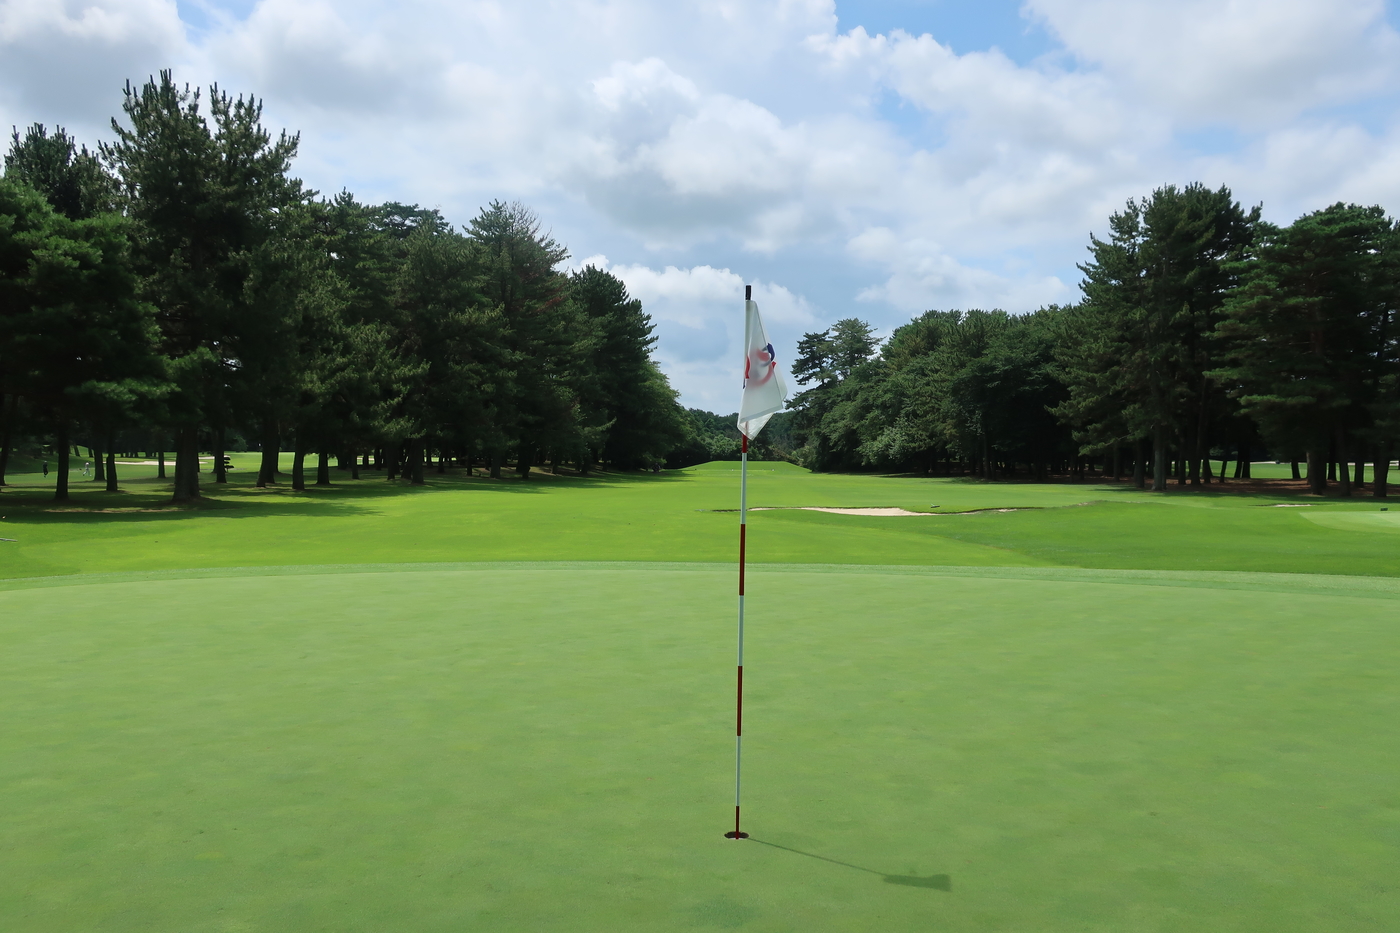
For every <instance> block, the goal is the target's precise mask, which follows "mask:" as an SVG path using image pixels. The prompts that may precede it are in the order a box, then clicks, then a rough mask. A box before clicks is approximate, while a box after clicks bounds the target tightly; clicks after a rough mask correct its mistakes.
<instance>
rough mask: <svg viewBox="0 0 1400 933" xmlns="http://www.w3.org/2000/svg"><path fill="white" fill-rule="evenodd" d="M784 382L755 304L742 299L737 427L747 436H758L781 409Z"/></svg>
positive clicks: (783, 400)
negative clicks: (741, 371)
mask: <svg viewBox="0 0 1400 933" xmlns="http://www.w3.org/2000/svg"><path fill="white" fill-rule="evenodd" d="M787 397H788V392H787V386H786V385H784V384H783V377H782V375H781V374H779V372H778V361H777V360H776V359H774V353H773V344H772V343H771V342H769V340H768V335H767V334H766V333H764V331H763V319H762V318H760V317H759V316H758V305H757V304H755V303H754V302H752V301H745V302H744V399H743V401H741V402H740V403H739V430H740V431H742V432H743V434H744V436H745V437H747V438H748V439H749V440H753V439H754V438H755V437H757V436H758V432H759V431H762V430H763V426H764V425H765V424H767V423H768V419H769V418H771V417H773V415H774V414H776V413H777V412H780V411H782V410H783V404H784V403H785V402H787Z"/></svg>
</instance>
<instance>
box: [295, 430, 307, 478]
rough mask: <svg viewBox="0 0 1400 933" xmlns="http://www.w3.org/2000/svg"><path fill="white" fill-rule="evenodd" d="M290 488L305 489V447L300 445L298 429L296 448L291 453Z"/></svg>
mask: <svg viewBox="0 0 1400 933" xmlns="http://www.w3.org/2000/svg"><path fill="white" fill-rule="evenodd" d="M292 488H293V489H295V490H297V491H298V492H304V491H305V490H306V449H305V448H304V447H302V446H301V432H300V431H297V443H296V449H295V451H294V452H293V453H292Z"/></svg>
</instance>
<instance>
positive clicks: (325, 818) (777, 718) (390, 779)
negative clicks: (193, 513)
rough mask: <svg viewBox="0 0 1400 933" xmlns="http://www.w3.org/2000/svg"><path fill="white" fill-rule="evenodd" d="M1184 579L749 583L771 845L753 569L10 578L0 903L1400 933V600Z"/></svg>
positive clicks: (268, 919)
mask: <svg viewBox="0 0 1400 933" xmlns="http://www.w3.org/2000/svg"><path fill="white" fill-rule="evenodd" d="M1177 577H1178V579H1171V578H1168V577H1164V576H1162V575H1157V576H1153V575H1150V574H1147V575H1143V574H1139V575H1132V574H1122V573H1120V574H1117V575H1115V574H1113V573H1110V572H1099V573H1098V574H1097V575H1096V574H1093V573H1087V574H1086V573H1083V572H1078V573H1076V572H1073V571H1059V570H1055V571H1035V570H1024V571H1015V570H1010V571H1007V570H982V571H970V570H968V571H948V572H939V571H919V570H908V571H904V572H895V571H879V570H876V569H873V568H869V569H867V570H865V571H860V572H856V571H850V570H839V569H835V568H821V569H819V570H818V569H811V570H804V569H802V568H798V567H791V568H787V569H786V570H782V571H779V570H776V569H773V568H770V569H767V570H762V569H760V570H758V571H756V572H755V574H754V577H753V580H752V590H753V593H754V596H753V598H752V600H751V610H752V614H751V621H752V625H751V629H750V639H749V657H748V658H747V661H748V665H747V669H748V673H749V678H748V686H749V691H748V704H747V717H746V718H747V722H748V726H749V728H748V729H747V730H746V732H747V746H746V751H747V771H746V777H747V781H746V786H747V802H748V807H747V813H748V828H749V830H750V831H751V832H752V833H753V835H754V838H755V839H756V840H758V841H756V842H747V843H733V842H728V841H726V840H724V839H723V838H721V835H720V834H721V833H722V832H723V831H724V830H725V829H726V828H727V823H728V820H729V818H730V810H729V808H728V795H729V791H730V786H729V783H728V781H729V777H730V774H731V771H730V768H731V758H730V756H731V754H732V744H731V743H732V739H731V738H730V730H731V716H732V709H731V706H730V693H731V690H732V682H731V677H732V673H731V665H732V660H733V659H732V654H731V652H732V645H731V637H732V631H731V629H732V620H731V619H730V618H729V615H730V613H729V612H728V610H729V608H730V605H729V604H730V602H731V598H730V591H731V590H732V587H733V579H732V574H730V573H729V572H727V571H722V570H718V569H709V568H706V567H705V566H703V565H691V566H684V565H680V566H677V565H647V564H634V565H631V566H627V565H610V564H593V565H587V564H582V565H581V564H555V565H528V564H526V565H520V564H500V565H495V566H490V567H483V566H481V565H476V566H475V567H474V568H472V569H456V570H437V571H422V572H366V573H317V572H315V571H314V570H308V572H304V573H283V574H276V575H262V576H248V575H241V576H223V577H212V578H200V577H198V576H185V577H183V578H181V577H176V578H173V579H163V580H151V579H146V580H141V579H136V580H132V581H128V582H117V581H109V582H106V583H104V584H101V585H70V586H38V587H30V588H22V585H16V584H11V585H10V587H11V588H9V589H6V590H4V591H0V617H3V618H4V619H5V622H4V638H5V650H4V651H3V653H0V659H2V660H0V703H3V708H4V709H5V710H6V711H7V712H6V723H7V725H6V728H5V730H3V732H0V786H3V788H4V799H5V800H6V806H5V807H4V808H3V810H0V835H3V838H4V839H5V840H6V845H5V847H4V849H3V851H2V852H0V877H4V878H5V879H6V882H5V884H4V885H0V918H3V919H4V927H5V929H7V930H15V931H19V930H24V931H31V930H33V931H39V930H77V929H83V930H112V931H125V930H131V931H151V930H172V931H174V930H181V931H184V930H204V929H210V930H224V929H227V930H239V929H257V930H317V929H328V930H329V929H334V930H366V931H371V930H375V931H377V930H384V929H403V930H422V931H430V930H463V929H471V930H522V931H545V930H630V929H637V930H665V929H687V928H692V927H698V928H708V927H720V928H743V929H752V930H765V931H770V930H771V931H779V930H818V929H839V930H928V929H936V930H948V931H963V930H967V931H974V930H975V931H982V930H1041V931H1061V930H1063V931H1070V930H1076V931H1077V930H1085V929H1103V930H1128V929H1139V930H1160V931H1177V930H1179V931H1199V930H1241V931H1243V930H1250V931H1253V930H1257V931H1277V930H1283V929H1307V930H1353V929H1357V930H1360V929H1386V928H1390V927H1393V926H1395V925H1396V924H1397V923H1400V901H1398V900H1397V898H1396V895H1395V894H1394V888H1393V885H1392V884H1391V881H1390V875H1391V874H1392V869H1393V865H1394V864H1395V856H1396V854H1397V853H1396V848H1397V845H1398V844H1400V795H1397V793H1396V791H1395V785H1394V780H1393V778H1394V775H1395V773H1396V770H1397V767H1400V747H1397V745H1396V743H1394V742H1392V741H1389V740H1388V739H1387V738H1386V736H1387V735H1388V733H1389V731H1390V726H1391V724H1392V723H1393V722H1394V720H1395V717H1396V715H1397V713H1400V687H1397V684H1396V679H1395V677H1394V675H1393V671H1394V669H1395V667H1396V663H1397V661H1400V627H1397V625H1396V623H1395V621H1394V619H1395V617H1396V611H1397V609H1400V587H1397V586H1395V585H1394V584H1391V583H1389V582H1388V581H1376V582H1375V583H1370V582H1369V581H1366V580H1361V581H1354V582H1353V583H1352V584H1351V585H1350V586H1348V587H1347V588H1345V589H1336V588H1335V582H1334V581H1333V580H1329V579H1328V578H1321V579H1318V578H1309V577H1297V578H1294V579H1292V580H1289V581H1284V582H1280V581H1278V580H1276V579H1273V578H1257V577H1251V576H1249V575H1239V576H1235V577H1231V578H1228V579H1226V580H1219V579H1218V578H1215V577H1212V576H1211V575H1201V574H1197V575H1194V576H1193V575H1190V574H1179V575H1177ZM1216 583H1223V584H1224V586H1225V588H1222V587H1221V586H1217V585H1215V584H1216ZM1339 592H1342V593H1346V594H1347V595H1337V594H1338V593H1339Z"/></svg>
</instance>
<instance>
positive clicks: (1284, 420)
mask: <svg viewBox="0 0 1400 933" xmlns="http://www.w3.org/2000/svg"><path fill="white" fill-rule="evenodd" d="M1396 236H1397V234H1396V228H1395V225H1394V223H1393V222H1392V221H1391V220H1390V219H1389V218H1387V217H1386V216H1385V213H1384V212H1383V211H1382V210H1381V209H1380V208H1379V207H1360V206H1358V205H1347V204H1335V205H1333V206H1331V207H1329V208H1327V209H1325V210H1321V211H1316V212H1314V213H1311V214H1307V215H1305V216H1304V217H1301V218H1299V219H1298V220H1297V221H1295V222H1294V223H1293V224H1292V225H1291V226H1289V227H1287V228H1285V229H1282V230H1277V229H1271V230H1269V231H1268V233H1267V235H1266V236H1265V237H1264V239H1263V241H1262V242H1261V244H1260V246H1259V249H1258V255H1257V258H1256V259H1255V260H1254V261H1253V262H1250V263H1248V264H1243V265H1242V266H1241V270H1240V271H1241V273H1242V275H1243V277H1244V281H1243V283H1242V285H1241V286H1240V287H1239V288H1238V289H1236V291H1235V292H1234V293H1233V294H1232V295H1231V297H1230V300H1229V302H1228V303H1227V305H1226V311H1225V313H1226V318H1225V320H1224V321H1223V322H1222V324H1221V326H1220V328H1219V331H1218V336H1219V338H1220V341H1221V343H1222V344H1223V345H1224V346H1225V347H1226V348H1227V351H1226V353H1227V358H1228V361H1229V363H1228V365H1225V366H1222V367H1220V368H1219V369H1218V370H1217V371H1216V373H1215V375H1216V377H1217V378H1218V379H1219V380H1221V381H1222V382H1223V383H1225V384H1226V385H1228V386H1231V387H1232V389H1233V394H1234V396H1235V397H1236V398H1237V399H1238V400H1239V404H1240V406H1241V408H1242V409H1243V411H1244V412H1245V413H1246V414H1248V415H1249V416H1250V417H1252V418H1253V419H1254V420H1255V421H1256V422H1257V423H1258V424H1259V426H1260V428H1261V430H1262V431H1263V433H1264V436H1265V437H1266V438H1267V439H1269V441H1270V442H1272V443H1273V444H1275V445H1277V446H1279V447H1283V448H1291V449H1295V450H1304V451H1306V452H1307V455H1308V459H1309V476H1310V478H1311V479H1312V480H1313V481H1314V486H1315V487H1318V488H1320V487H1321V480H1322V472H1321V470H1320V461H1321V459H1322V455H1323V454H1324V453H1325V452H1326V450H1327V446H1328V443H1329V441H1340V442H1341V443H1342V444H1343V445H1345V444H1346V441H1347V438H1348V434H1349V433H1351V432H1355V431H1357V430H1358V429H1364V428H1368V427H1373V428H1375V429H1379V430H1373V431H1372V432H1371V436H1372V437H1376V438H1378V439H1381V440H1382V441H1383V443H1385V444H1386V446H1387V448H1388V447H1389V445H1390V444H1391V443H1392V442H1393V440H1394V438H1395V437H1396V433H1395V430H1396V428H1397V427H1400V425H1397V424H1396V423H1395V419H1394V416H1393V414H1392V412H1393V411H1394V410H1395V397H1396V396H1395V385H1396V373H1397V367H1400V357H1397V352H1396V338H1397V334H1396V332H1395V315H1396V312H1397V310H1400V277H1397V275H1396V268H1395V263H1396ZM1375 416H1379V418H1378V419H1377V420H1376V421H1375V422H1374V423H1373V418H1374V417H1375ZM1387 459H1389V457H1388V456H1387Z"/></svg>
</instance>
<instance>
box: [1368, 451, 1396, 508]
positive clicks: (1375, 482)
mask: <svg viewBox="0 0 1400 933" xmlns="http://www.w3.org/2000/svg"><path fill="white" fill-rule="evenodd" d="M1373 452H1374V454H1375V457H1376V460H1375V463H1374V464H1373V465H1372V467H1371V495H1373V496H1375V497H1376V498H1377V499H1384V498H1385V497H1386V496H1385V492H1386V490H1385V481H1386V479H1387V478H1388V477H1389V475H1390V452H1391V445H1390V444H1388V443H1387V444H1377V445H1376V446H1375V449H1374V451H1373Z"/></svg>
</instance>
